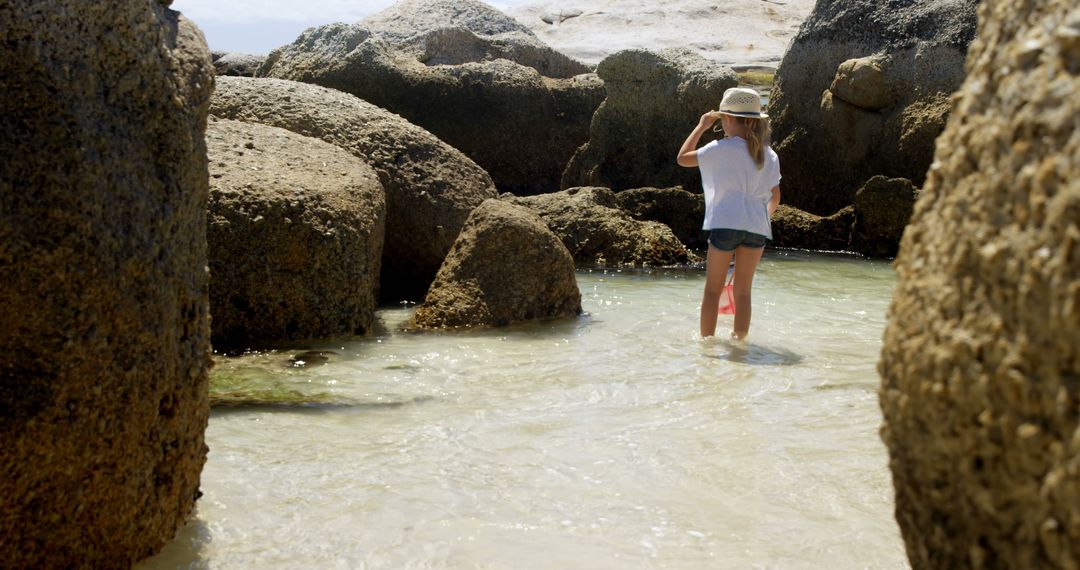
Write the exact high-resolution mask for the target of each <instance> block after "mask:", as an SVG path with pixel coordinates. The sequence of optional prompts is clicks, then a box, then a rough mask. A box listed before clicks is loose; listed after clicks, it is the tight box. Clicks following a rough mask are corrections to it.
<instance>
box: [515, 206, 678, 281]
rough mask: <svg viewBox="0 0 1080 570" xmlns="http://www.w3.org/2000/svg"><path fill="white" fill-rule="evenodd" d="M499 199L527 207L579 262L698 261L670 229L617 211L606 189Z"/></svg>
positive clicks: (650, 262) (671, 263)
mask: <svg viewBox="0 0 1080 570" xmlns="http://www.w3.org/2000/svg"><path fill="white" fill-rule="evenodd" d="M503 199H505V200H507V201H509V202H512V203H514V204H518V205H521V206H527V207H529V208H531V209H532V210H533V211H535V212H536V213H537V214H539V215H540V217H541V218H542V219H543V220H544V222H546V223H547V225H548V227H550V228H551V231H553V232H555V235H557V236H559V239H561V240H562V242H563V243H564V244H565V245H566V247H567V249H569V250H570V254H571V255H572V256H573V257H574V260H575V261H577V262H581V263H599V264H613V265H639V266H640V265H649V266H666V265H681V264H686V263H692V262H695V261H698V258H697V256H696V255H694V254H693V253H692V252H691V251H690V250H688V249H687V248H686V246H685V245H683V244H682V242H680V241H679V238H677V237H675V235H674V234H672V233H671V228H669V227H667V226H665V225H663V224H660V223H657V222H643V221H638V220H635V219H633V218H631V217H630V215H629V214H627V213H626V212H623V211H622V210H619V209H618V208H619V204H618V202H617V201H616V199H615V194H614V193H613V192H612V191H611V190H610V189H608V188H571V189H569V190H564V191H562V192H554V193H551V194H545V195H542V196H528V197H516V196H510V195H504V196H503Z"/></svg>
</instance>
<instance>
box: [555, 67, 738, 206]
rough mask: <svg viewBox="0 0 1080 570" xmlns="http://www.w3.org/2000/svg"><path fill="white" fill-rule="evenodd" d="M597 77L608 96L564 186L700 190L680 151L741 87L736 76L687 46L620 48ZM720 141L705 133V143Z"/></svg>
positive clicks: (696, 176) (568, 170) (698, 179)
mask: <svg viewBox="0 0 1080 570" xmlns="http://www.w3.org/2000/svg"><path fill="white" fill-rule="evenodd" d="M596 72H597V74H598V75H599V76H600V78H601V79H602V80H603V81H604V88H605V89H606V91H607V98H606V99H605V100H604V103H603V105H601V106H600V108H599V109H597V111H596V115H595V116H594V117H593V120H592V125H591V127H590V129H589V140H588V142H587V143H586V144H584V145H582V147H581V148H580V149H578V150H577V152H576V153H575V154H574V156H573V158H572V159H571V161H570V163H569V164H568V165H567V166H566V170H565V172H564V173H563V177H562V187H563V188H570V187H574V186H602V187H607V188H612V189H614V190H615V191H621V190H626V189H630V188H641V187H646V186H652V187H668V186H682V187H683V188H693V189H700V188H701V177H700V175H699V174H698V171H697V170H696V169H692V168H683V167H680V166H679V165H678V164H676V163H675V154H676V152H677V151H678V150H679V146H681V145H682V142H683V140H685V139H686V135H688V134H689V133H690V131H691V130H693V128H694V126H695V125H696V124H697V122H698V119H699V118H700V117H701V115H702V114H703V113H705V112H706V111H708V110H710V109H716V108H717V107H718V106H719V105H720V99H721V98H722V97H723V95H724V91H725V90H726V89H728V88H729V87H735V85H736V77H735V73H734V72H733V71H732V70H731V69H729V68H727V67H723V66H720V65H718V64H716V63H713V62H711V61H708V60H706V59H705V58H703V57H701V56H700V55H697V54H695V53H693V52H691V51H689V50H685V49H668V50H664V51H661V52H650V51H647V50H641V49H635V50H625V51H621V52H618V53H616V54H614V55H612V56H610V57H607V58H606V59H604V60H603V61H601V62H600V65H599V66H598V67H597V68H596ZM714 138H716V135H714V134H713V133H711V132H710V133H707V134H706V136H705V137H702V143H701V144H705V143H706V142H708V141H710V140H713V139H714Z"/></svg>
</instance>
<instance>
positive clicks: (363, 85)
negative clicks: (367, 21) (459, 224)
mask: <svg viewBox="0 0 1080 570" xmlns="http://www.w3.org/2000/svg"><path fill="white" fill-rule="evenodd" d="M453 4H454V3H446V2H433V5H434V7H446V6H452V5H453ZM471 4H479V2H477V1H475V0H470V2H466V5H471ZM455 33H457V34H458V35H459V36H460V33H459V32H450V31H441V32H438V34H443V35H447V37H446V38H442V40H440V41H445V43H447V44H449V45H451V46H454V45H457V43H456V40H455V38H454V34H455ZM438 34H437V35H438ZM433 41H434V40H433ZM480 51H481V52H483V50H480ZM416 58H417V56H416V55H409V53H406V52H405V51H402V50H401V49H399V48H398V47H395V45H394V44H393V43H391V42H389V41H387V40H385V39H383V38H381V37H379V35H378V34H373V33H372V31H371V30H369V29H367V28H366V27H364V26H362V25H352V26H350V25H346V24H331V25H327V26H322V27H319V28H313V29H310V30H308V31H306V32H304V34H303V35H301V36H300V37H299V38H298V39H297V40H296V41H295V42H294V43H292V44H290V45H287V46H283V47H281V48H278V49H277V50H274V51H273V52H272V53H271V54H270V56H269V58H268V59H267V61H266V64H264V65H263V67H262V68H261V69H260V70H259V72H258V74H259V75H260V76H265V77H276V78H281V79H291V80H295V81H303V82H306V83H314V84H317V85H322V86H325V87H330V88H333V89H338V90H340V91H344V92H346V93H351V94H353V95H356V96H357V97H360V98H361V99H363V100H365V101H368V102H370V103H372V104H375V105H378V106H380V107H382V108H384V109H387V110H389V111H392V112H394V113H397V114H399V115H401V116H402V117H405V118H406V119H408V120H409V121H411V122H412V123H414V124H417V125H420V126H421V127H423V128H425V129H427V130H429V131H431V132H432V133H434V134H435V135H436V136H438V137H439V138H440V139H442V140H444V141H446V142H447V143H449V144H450V145H452V146H453V147H454V148H457V149H459V150H461V151H462V152H463V153H465V155H467V156H468V157H469V158H471V159H472V160H474V161H476V163H477V164H479V165H480V166H481V167H483V168H484V169H485V170H486V171H487V172H488V173H489V174H490V175H491V178H492V179H493V180H494V182H495V184H496V185H497V186H498V188H499V189H500V190H503V191H509V192H514V193H517V194H535V193H539V192H547V191H551V190H553V189H555V188H557V187H558V184H559V179H560V177H561V176H562V171H563V168H565V166H566V163H567V161H568V160H569V159H570V157H571V156H572V155H573V153H574V151H575V149H577V148H578V147H579V146H580V145H581V144H582V143H584V142H585V140H586V139H587V137H588V130H589V121H590V119H591V118H592V115H593V113H594V112H595V111H596V108H597V107H598V106H599V105H600V102H601V101H602V100H603V97H604V95H603V86H602V84H601V82H600V81H599V80H598V79H597V78H596V76H595V75H591V74H590V75H580V76H575V77H571V78H551V77H544V76H543V75H541V74H540V73H539V72H538V71H537V70H536V69H534V68H532V67H527V66H525V65H521V64H519V63H515V62H513V61H511V60H508V59H494V60H486V59H485V60H481V61H464V62H463V63H461V64H460V65H433V66H428V65H425V64H424V63H421V61H419V60H418V59H416ZM458 59H469V58H459V57H454V58H451V60H453V61H456V60H458ZM442 60H445V58H441V57H436V58H434V59H432V61H442Z"/></svg>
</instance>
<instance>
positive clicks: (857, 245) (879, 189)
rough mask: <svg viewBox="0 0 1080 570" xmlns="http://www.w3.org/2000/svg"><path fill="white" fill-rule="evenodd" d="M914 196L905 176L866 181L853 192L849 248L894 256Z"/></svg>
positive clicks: (860, 251) (882, 177)
mask: <svg viewBox="0 0 1080 570" xmlns="http://www.w3.org/2000/svg"><path fill="white" fill-rule="evenodd" d="M917 195H918V189H917V188H915V186H914V185H913V184H912V183H911V181H910V180H908V179H906V178H885V177H884V176H875V177H873V178H871V179H870V180H867V181H866V184H864V185H863V187H862V188H860V189H859V191H858V192H856V193H855V225H854V227H853V228H852V232H851V249H852V250H853V251H857V252H859V253H862V254H864V255H870V256H877V257H892V256H895V255H896V250H897V248H899V246H900V238H901V237H902V236H903V235H904V228H905V227H907V224H908V222H909V221H910V220H911V213H912V210H913V209H914V207H915V198H916V196H917Z"/></svg>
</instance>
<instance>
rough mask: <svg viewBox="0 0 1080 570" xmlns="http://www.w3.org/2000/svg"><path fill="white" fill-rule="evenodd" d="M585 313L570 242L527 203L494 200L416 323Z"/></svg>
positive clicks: (477, 214) (498, 322) (453, 324)
mask: <svg viewBox="0 0 1080 570" xmlns="http://www.w3.org/2000/svg"><path fill="white" fill-rule="evenodd" d="M580 313H581V293H580V291H578V287H577V278H576V277H575V275H574V260H573V258H572V257H570V252H569V251H567V250H566V246H564V245H563V244H562V242H561V241H559V238H558V237H557V236H555V234H553V233H551V230H549V229H548V227H547V226H546V225H545V224H544V222H543V221H541V220H540V218H538V217H537V216H536V214H534V213H533V212H531V211H530V210H528V209H527V208H524V207H522V206H515V205H513V204H510V203H508V202H503V201H500V200H487V201H486V202H484V203H483V204H481V205H480V207H478V208H477V209H476V210H474V211H473V213H472V215H470V216H469V220H468V222H466V223H465V228H464V229H462V230H461V234H460V235H459V236H458V239H457V242H456V243H454V248H453V249H452V250H451V251H450V254H449V255H448V256H447V257H446V262H445V263H443V266H442V267H441V268H440V269H439V274H438V276H437V277H436V278H435V282H434V283H433V284H432V285H431V289H430V290H429V291H428V294H427V297H426V298H425V299H424V303H423V304H422V305H421V306H420V307H419V308H417V310H416V314H415V316H414V317H413V324H414V325H415V326H416V327H419V328H457V327H476V326H503V325H508V324H510V323H514V322H520V321H528V320H536V319H549V318H560V317H573V316H576V315H578V314H580Z"/></svg>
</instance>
